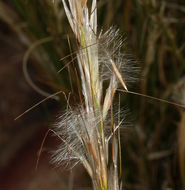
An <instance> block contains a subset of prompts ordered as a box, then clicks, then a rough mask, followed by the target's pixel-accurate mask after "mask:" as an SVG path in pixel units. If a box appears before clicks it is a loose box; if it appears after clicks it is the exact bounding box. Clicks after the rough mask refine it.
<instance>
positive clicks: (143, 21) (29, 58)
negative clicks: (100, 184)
mask: <svg viewBox="0 0 185 190" xmlns="http://www.w3.org/2000/svg"><path fill="white" fill-rule="evenodd" d="M98 23H99V24H98V26H99V30H101V29H104V30H106V29H108V28H109V27H110V26H112V25H113V26H116V27H118V28H120V32H121V34H122V35H123V37H125V38H126V47H127V48H126V49H127V52H128V54H131V55H132V56H133V57H134V59H135V60H136V61H137V63H138V66H139V67H140V73H139V77H140V79H141V80H140V82H138V83H137V84H136V85H135V86H132V87H131V88H130V90H132V91H135V92H139V93H142V94H147V95H150V96H154V97H157V98H162V99H165V100H169V101H172V102H176V103H179V104H184V105H185V53H184V52H185V1H184V0H166V1H165V0H158V1H157V0H99V1H98ZM68 38H70V40H71V43H72V42H73V43H72V45H71V46H72V48H73V50H75V45H73V44H75V43H74V42H75V39H74V36H73V34H72V31H71V29H70V27H69V24H68V22H67V19H66V16H65V13H64V10H63V7H62V3H61V1H60V0H55V1H54V2H53V1H52V0H40V1H38V0H32V1H29V0H6V1H2V0H1V1H0V86H1V92H0V97H1V102H0V123H1V124H0V125H1V127H0V154H1V155H2V156H1V158H0V175H1V182H0V184H2V189H6V190H9V189H12V190H15V189H20V190H22V189H30V190H32V189H33V190H36V189H42V188H43V189H77V188H79V189H80V188H81V189H82V188H87V189H88V186H89V182H87V183H84V184H82V183H79V181H80V180H82V179H83V178H85V179H87V176H86V174H85V173H84V171H83V170H82V169H79V168H78V171H79V170H80V171H81V170H82V171H81V173H82V174H81V175H77V177H76V175H75V173H76V172H74V176H73V175H72V174H71V173H70V172H65V174H64V173H63V171H62V172H57V173H56V172H55V171H53V169H51V167H50V166H49V159H48V157H49V156H50V155H49V154H46V153H45V154H46V155H45V156H43V159H42V160H41V166H42V167H40V170H39V169H38V170H39V171H38V172H36V173H34V172H33V171H32V174H29V176H32V177H28V176H27V177H26V180H23V178H22V177H17V178H16V180H15V177H16V176H17V175H20V176H22V175H24V176H26V174H27V172H28V173H30V172H29V170H34V167H35V165H34V163H35V162H34V161H35V160H36V158H37V156H36V154H37V151H38V149H39V146H40V143H41V141H42V139H43V136H44V134H45V131H47V128H48V126H49V125H50V124H51V123H52V122H53V121H54V120H55V117H56V115H57V114H59V112H60V111H59V110H64V109H65V106H66V101H65V98H64V96H63V94H61V95H60V96H58V98H57V101H56V100H55V98H56V97H54V100H48V101H46V102H44V103H43V104H41V105H40V106H38V107H37V108H36V109H34V110H32V111H31V112H29V113H27V114H26V115H25V116H23V117H22V118H20V119H19V120H17V121H14V120H13V119H14V118H15V117H16V116H18V115H19V114H20V113H22V112H24V111H25V110H26V109H28V108H29V107H31V106H32V105H33V104H35V103H37V102H38V101H39V100H42V99H43V98H44V96H47V95H48V94H52V93H55V92H57V91H59V90H62V91H64V92H65V93H66V94H68V93H69V92H70V91H71V87H70V86H71V85H72V86H73V88H74V91H73V95H76V94H77V93H78V89H77V87H76V78H75V77H74V76H75V75H76V71H75V70H74V68H72V67H71V65H69V64H68V67H66V68H65V69H63V70H62V71H61V72H60V73H57V72H58V71H59V70H60V69H61V68H63V67H64V66H65V65H66V64H67V63H69V62H70V60H71V57H68V58H66V59H64V60H62V61H60V59H61V58H63V57H65V56H66V55H68V54H70V47H69V44H68ZM23 73H24V74H23ZM33 89H35V91H34V90H33ZM76 97H77V95H76ZM121 98H122V99H121V105H122V106H126V107H128V108H129V110H130V114H129V118H131V120H132V125H133V126H132V127H129V128H126V129H125V130H124V132H123V134H122V142H123V186H124V189H128V190H156V189H161V190H180V189H183V188H185V109H183V108H179V107H177V106H173V105H170V104H167V103H162V102H159V101H154V100H151V99H147V98H144V97H142V96H136V95H131V94H123V93H122V94H121ZM77 99H78V98H77ZM55 141H56V140H55V138H53V137H52V138H51V137H49V139H48V140H47V142H46V145H45V149H46V150H48V149H49V150H50V149H52V148H51V147H55V144H56V143H57V142H55ZM29 150H30V151H31V150H32V152H28V151H29ZM28 155H29V156H28ZM28 160H32V161H31V162H29V161H28ZM46 160H47V161H46ZM26 163H30V165H31V166H32V167H31V168H26V167H25V166H24V164H25V165H27V164H26ZM15 164H16V165H18V166H17V168H16V167H15ZM19 165H20V166H19ZM46 171H47V172H46ZM75 171H77V169H75ZM50 172H51V174H48V173H50ZM38 173H39V174H38ZM46 173H47V174H48V175H47V179H50V180H48V181H47V182H46V181H45V177H44V176H45V175H46ZM53 173H54V174H53ZM77 173H78V172H77ZM68 175H69V176H70V177H64V176H68ZM38 176H40V177H38ZM41 176H42V177H41ZM71 176H72V177H71ZM5 179H9V182H7V181H6V180H5ZM39 179H41V180H40V181H39ZM70 180H71V181H70ZM23 181H24V183H23ZM33 181H34V182H35V181H36V182H35V183H34V182H33ZM66 181H67V182H66ZM69 181H70V182H69ZM87 181H88V179H87ZM33 183H34V184H35V185H33ZM23 184H24V185H23ZM31 184H32V185H31ZM70 184H77V186H75V187H74V186H70ZM0 187H1V185H0Z"/></svg>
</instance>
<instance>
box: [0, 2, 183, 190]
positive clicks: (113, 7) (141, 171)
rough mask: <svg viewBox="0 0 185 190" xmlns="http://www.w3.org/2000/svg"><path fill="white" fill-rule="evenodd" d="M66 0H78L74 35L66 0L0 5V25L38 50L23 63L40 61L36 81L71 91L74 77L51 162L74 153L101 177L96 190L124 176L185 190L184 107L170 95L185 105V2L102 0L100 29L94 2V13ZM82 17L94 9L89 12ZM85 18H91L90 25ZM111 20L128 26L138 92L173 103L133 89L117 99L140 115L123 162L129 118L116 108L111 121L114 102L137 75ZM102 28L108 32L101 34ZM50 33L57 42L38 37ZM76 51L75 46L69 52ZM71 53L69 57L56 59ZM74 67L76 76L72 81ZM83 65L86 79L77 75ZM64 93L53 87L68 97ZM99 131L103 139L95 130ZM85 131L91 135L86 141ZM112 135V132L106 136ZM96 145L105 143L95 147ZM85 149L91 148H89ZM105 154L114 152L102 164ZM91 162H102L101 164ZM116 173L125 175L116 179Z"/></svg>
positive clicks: (128, 182) (137, 185)
mask: <svg viewBox="0 0 185 190" xmlns="http://www.w3.org/2000/svg"><path fill="white" fill-rule="evenodd" d="M70 2H71V3H72V4H73V5H72V4H71V5H70V4H68V2H67V1H65V2H64V1H63V3H64V7H65V10H66V13H67V15H68V19H69V22H70V25H71V28H72V31H73V32H74V35H71V32H69V31H71V30H70V29H69V27H68V26H69V24H68V22H66V20H65V18H66V16H65V12H64V9H63V4H62V1H57V0H55V1H54V3H53V2H52V1H50V0H43V1H37V0H32V1H25V0H16V1H15V0H7V1H6V2H0V18H1V22H3V23H6V24H7V25H8V26H9V27H10V28H11V29H12V30H13V31H15V32H16V33H17V34H18V37H19V39H20V40H21V42H23V43H24V45H25V46H24V47H26V48H29V49H30V48H31V49H32V48H33V47H34V48H33V49H32V51H31V52H30V53H29V56H28V57H27V59H26V60H27V61H30V60H31V61H32V63H34V65H35V66H36V68H37V71H39V72H40V73H41V75H40V77H39V79H40V78H42V82H44V84H46V85H47V87H48V86H49V88H47V90H48V89H49V90H48V91H50V93H52V92H56V91H61V90H62V91H64V92H65V93H69V91H70V90H68V88H67V86H69V85H70V84H71V89H73V91H72V90H71V91H72V95H71V98H70V102H69V101H68V103H69V104H68V105H67V110H66V113H65V114H64V115H63V116H61V118H59V121H58V122H57V124H56V127H57V128H58V130H57V133H58V134H59V135H61V138H62V139H63V141H64V142H63V146H61V147H60V149H59V151H58V152H57V153H56V156H55V157H54V160H55V161H56V163H58V164H60V163H61V162H63V160H62V158H61V157H63V158H64V160H66V159H67V160H69V155H70V156H71V159H72V160H73V161H77V162H78V161H79V160H80V161H81V162H82V163H83V165H84V166H85V168H86V169H87V171H88V173H89V175H90V176H92V178H93V177H94V176H96V178H93V184H94V186H95V188H96V187H97V186H98V187H100V188H110V187H111V186H109V184H108V183H107V181H108V182H112V181H114V182H115V184H114V185H115V186H116V188H117V184H118V187H119V188H120V186H121V185H120V181H121V180H120V179H121V178H122V180H123V187H124V188H125V189H128V190H129V189H131V190H134V189H139V190H148V189H150V190H153V189H154V190H155V189H161V190H166V189H182V188H183V184H185V182H184V181H185V179H184V176H185V170H184V169H183V168H184V162H185V160H184V155H185V151H184V136H183V134H184V131H185V129H184V110H183V109H180V108H179V107H175V106H172V105H170V104H169V101H172V100H173V99H174V100H175V101H176V102H177V103H181V104H184V103H183V101H182V100H183V99H184V98H183V97H184V95H183V94H184V87H182V86H181V87H179V82H181V81H184V80H183V79H184V73H185V56H184V47H185V46H184V42H185V39H184V36H185V35H184V31H185V27H184V26H185V25H184V17H185V4H184V0H177V1H171V0H166V1H156V0H152V1H148V0H132V1H130V0H125V1H122V0H116V1H114V0H101V1H98V4H97V5H96V8H97V7H98V9H99V11H98V23H99V30H96V29H97V28H96V27H95V26H96V22H97V21H96V18H95V14H96V13H95V12H96V11H97V9H96V8H95V9H94V10H93V11H92V10H91V7H92V4H91V1H90V0H89V1H88V2H87V3H86V1H76V2H77V3H76V4H74V2H73V1H70ZM94 2H95V1H94ZM87 7H89V8H90V9H88V8H87ZM48 10H49V11H48ZM87 10H88V13H87ZM84 15H86V16H87V15H88V16H87V17H86V18H84ZM92 15H94V16H92ZM71 16H72V17H71ZM90 18H92V19H90ZM88 19H89V20H88ZM70 20H71V21H70ZM85 22H89V24H87V25H85ZM112 24H115V25H117V26H118V27H119V28H120V33H123V32H126V36H127V42H128V45H129V47H130V48H131V49H132V52H133V55H134V57H136V58H137V59H138V60H140V61H139V62H140V67H141V75H142V76H143V79H142V80H141V82H140V83H139V85H138V87H137V88H136V89H135V90H136V91H137V92H139V93H138V94H137V93H136V94H137V95H139V94H147V95H149V96H150V97H151V96H154V97H159V98H163V99H166V100H169V101H168V102H166V103H167V104H166V103H158V101H152V102H151V101H148V96H145V97H143V96H135V95H133V94H132V93H129V94H126V93H124V96H121V97H120V105H122V104H124V105H125V104H127V106H128V107H129V108H130V109H131V111H132V113H133V115H132V117H133V118H135V125H134V127H133V128H129V129H128V130H126V131H127V133H126V134H125V133H123V134H122V137H124V138H122V142H123V143H124V145H125V148H124V149H123V150H122V154H123V155H124V156H123V157H124V159H123V163H120V159H119V157H122V154H121V153H120V148H121V145H120V141H119V139H120V136H119V134H118V131H119V127H120V126H122V125H123V124H124V120H121V116H119V114H117V115H118V116H117V119H116V118H115V116H114V115H116V112H118V113H120V112H121V111H119V106H117V108H116V109H114V108H113V106H111V105H112V104H113V102H112V101H113V97H114V95H115V92H116V89H117V87H119V86H118V85H119V84H121V85H122V87H126V88H127V87H128V83H129V82H132V81H135V74H134V73H132V74H131V75H130V70H132V69H130V67H129V66H128V65H129V62H130V59H129V60H128V59H125V56H126V55H124V54H123V53H122V51H121V43H122V39H121V37H120V34H119V31H118V30H117V29H115V28H114V27H113V28H111V29H110V26H111V25H112ZM102 26H103V28H106V29H107V32H104V31H102V32H101V27H102ZM66 32H67V33H68V36H69V38H70V42H71V41H72V42H73V43H71V46H72V47H70V48H68V44H69V43H66V42H67V40H65V39H67V37H66V36H67V35H66ZM61 36H62V38H61ZM63 37H64V38H63ZM48 38H49V39H51V41H48V42H44V43H39V42H42V40H43V41H45V40H46V41H47V39H48ZM61 41H62V42H63V43H61ZM114 42H115V43H114ZM19 43H20V42H19ZM35 44H39V45H37V46H35ZM72 48H73V49H74V48H76V49H77V52H75V53H72V50H70V51H69V49H72ZM66 54H69V56H68V57H67V58H65V59H62V60H61V62H59V61H58V60H59V59H60V58H61V57H63V56H64V55H66ZM75 54H76V55H75ZM92 55H93V56H92ZM76 56H77V57H76ZM30 57H31V59H30ZM28 58H29V59H28ZM70 58H71V60H70ZM76 58H77V60H78V61H77V62H76ZM94 63H95V64H94ZM120 63H123V64H120ZM77 64H78V68H77ZM72 65H74V66H72ZM68 66H69V67H68ZM71 66H72V67H71ZM38 68H39V69H38ZM64 68H65V69H64ZM59 70H61V72H58V71H59ZM134 70H135V69H134ZM136 70H137V69H136ZM28 71H29V69H28ZM43 71H44V72H43ZM68 71H69V72H71V74H70V78H71V79H70V80H68V81H66V78H67V77H68ZM77 71H78V74H79V75H78V76H80V77H78V76H77V75H76V74H75V73H76V72H77ZM134 72H135V71H134ZM43 73H44V74H43ZM46 76H47V77H46ZM73 76H74V77H73ZM133 76H134V78H132V77H133ZM46 79H47V80H46ZM46 81H47V82H46ZM64 81H65V82H64ZM70 81H71V82H70ZM36 82H38V81H36ZM80 82H81V85H80ZM66 83H67V85H66ZM77 83H78V85H76V84H77ZM118 83H119V84H118ZM182 83H184V82H182ZM128 90H130V88H128ZM81 91H82V93H80V92H81ZM122 91H123V88H122ZM124 92H126V90H124ZM59 94H60V93H55V95H56V96H57V97H58V98H59V99H60V101H63V97H62V96H59ZM74 97H75V98H74ZM146 97H147V98H146ZM68 98H69V97H67V98H66V99H67V100H68ZM46 99H48V98H46ZM155 100H157V99H155ZM71 104H73V106H72V105H71ZM118 104H119V103H118ZM108 110H109V111H108ZM123 113H124V112H123ZM119 118H120V119H119ZM123 118H124V117H123ZM64 121H65V123H64ZM120 122H121V125H120ZM79 124H80V125H79ZM62 126H63V127H62ZM66 126H68V127H66ZM74 126H76V128H75V129H74ZM91 126H93V127H91ZM67 128H68V130H69V132H68V131H67ZM87 133H90V136H89V137H87V135H84V134H87ZM98 133H100V136H98V135H96V134H98ZM69 134H70V135H69ZM80 135H83V137H84V138H85V141H84V140H82V139H80V137H81V136H80ZM88 138H89V139H88ZM106 139H110V140H109V143H107V142H106ZM75 141H76V142H75ZM75 143H76V144H77V146H75ZM97 143H98V145H99V147H101V149H100V148H97V147H98V146H96V144H97ZM107 144H109V146H108V147H107ZM62 147H63V148H62ZM70 147H71V148H70ZM87 147H90V150H91V151H89V152H87V150H88V149H87ZM84 148H85V149H84ZM67 150H68V153H67V152H66V151H67ZM74 150H75V151H76V150H78V151H79V152H80V155H78V156H77V155H76V153H75V152H74ZM69 153H70V154H69ZM105 153H106V154H105ZM112 153H113V154H112ZM79 156H82V157H79ZM116 157H117V158H118V160H119V161H118V162H117V163H115V160H117V158H116ZM101 158H104V159H105V160H106V159H107V158H108V159H107V160H106V161H101ZM97 161H98V162H97ZM100 161H101V162H100ZM95 162H97V163H98V164H97V165H96V167H95V166H94V165H93V164H94V163H95ZM72 163H74V164H75V163H76V162H72ZM102 163H103V164H102ZM114 163H115V166H118V167H120V166H122V167H123V171H124V172H122V174H121V172H117V171H116V169H115V168H116V167H115V166H114ZM122 167H121V168H122ZM95 168H97V170H95ZM133 171H134V172H133ZM96 172H97V175H95V174H96ZM101 173H103V175H102V174H101ZM116 173H117V174H118V175H120V174H121V176H119V177H117V176H116ZM111 176H112V177H111ZM114 177H115V178H117V179H116V180H114V179H113V178H114ZM118 179H119V180H118ZM111 184H112V185H113V183H111Z"/></svg>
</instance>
